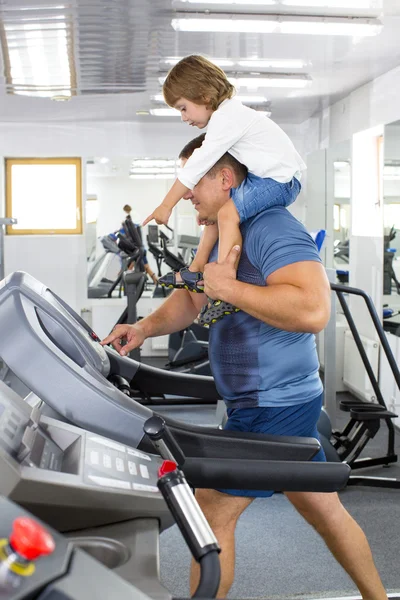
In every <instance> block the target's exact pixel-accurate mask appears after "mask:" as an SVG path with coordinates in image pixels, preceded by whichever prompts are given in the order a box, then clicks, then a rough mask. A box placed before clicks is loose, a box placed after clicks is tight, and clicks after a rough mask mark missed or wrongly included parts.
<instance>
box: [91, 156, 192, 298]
mask: <svg viewBox="0 0 400 600" xmlns="http://www.w3.org/2000/svg"><path fill="white" fill-rule="evenodd" d="M176 169H177V161H176V160H175V159H168V158H155V159H149V158H135V159H134V158H131V157H94V158H91V159H89V160H88V161H87V174H86V232H87V260H88V296H89V298H104V297H106V296H107V294H108V291H109V289H110V286H111V285H112V284H113V282H115V281H116V280H117V278H118V276H119V274H120V273H121V271H124V270H126V269H127V268H133V267H132V264H131V263H130V262H129V256H127V254H128V255H129V248H128V249H127V248H126V247H124V248H123V250H122V251H121V248H120V243H121V236H123V235H124V234H125V232H124V231H123V230H122V227H123V223H124V221H125V219H126V218H127V216H128V215H129V216H130V217H131V219H132V221H133V223H134V224H137V225H140V224H141V223H142V222H143V221H144V219H145V218H146V217H147V216H148V215H149V214H151V212H152V211H153V210H154V209H155V208H156V207H157V206H158V205H159V204H160V202H161V201H162V199H163V198H164V196H165V195H166V193H167V192H168V190H169V188H170V186H171V185H172V183H173V181H174V179H175V177H176ZM155 225H156V224H155V221H152V222H151V223H150V224H149V225H147V226H146V227H139V230H140V232H141V236H142V241H143V243H144V246H145V249H146V259H147V261H148V266H147V267H146V272H147V275H148V278H147V280H148V281H147V286H148V288H149V290H150V292H151V291H152V286H153V284H154V283H155V282H156V278H157V277H158V276H160V275H162V274H165V273H167V272H168V271H170V270H171V269H172V268H175V266H174V267H172V262H173V257H176V259H177V260H178V262H179V261H181V262H182V263H183V264H188V263H190V262H191V259H192V256H193V252H194V249H195V248H196V247H197V244H198V240H199V234H200V228H199V226H198V225H197V221H196V212H195V210H194V208H193V206H192V204H191V202H188V201H181V202H179V204H178V205H177V207H176V208H175V209H174V211H173V213H172V215H171V218H170V220H169V227H168V228H167V227H164V226H161V227H158V228H157V227H155ZM149 234H150V244H149V243H148V235H149ZM122 246H124V244H122ZM163 246H164V247H167V251H168V253H169V254H170V255H171V256H170V257H169V258H170V261H169V262H170V263H171V264H166V263H165V261H164V259H163V256H162V253H163ZM175 264H178V263H174V265H175ZM182 266H183V265H182ZM153 274H154V277H153ZM114 294H115V295H117V296H118V295H119V289H118V288H116V289H115V292H113V297H114Z"/></svg>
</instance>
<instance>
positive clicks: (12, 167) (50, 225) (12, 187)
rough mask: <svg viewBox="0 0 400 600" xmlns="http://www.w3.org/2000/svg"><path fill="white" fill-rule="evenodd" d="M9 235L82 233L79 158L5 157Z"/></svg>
mask: <svg viewBox="0 0 400 600" xmlns="http://www.w3.org/2000/svg"><path fill="white" fill-rule="evenodd" d="M6 214H7V217H16V218H17V219H18V224H17V225H12V226H9V227H7V233H8V234H14V235H28V234H41V235H46V234H47V235H54V234H80V233H82V220H81V214H82V174H81V160H80V158H8V159H6Z"/></svg>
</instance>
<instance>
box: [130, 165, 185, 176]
mask: <svg viewBox="0 0 400 600" xmlns="http://www.w3.org/2000/svg"><path fill="white" fill-rule="evenodd" d="M130 173H132V174H133V175H146V174H149V175H152V174H153V175H156V174H158V175H161V174H164V175H173V174H174V173H175V167H173V168H172V169H171V168H164V167H163V168H161V169H157V168H155V167H134V168H133V169H131V170H130Z"/></svg>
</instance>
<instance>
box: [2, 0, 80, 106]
mask: <svg viewBox="0 0 400 600" xmlns="http://www.w3.org/2000/svg"><path fill="white" fill-rule="evenodd" d="M48 10H49V11H51V13H50V14H49V15H46V16H45V15H43V17H35V18H33V17H32V18H31V19H24V21H25V22H23V23H13V22H12V21H11V19H10V21H9V22H7V24H6V25H5V26H4V40H5V42H4V46H3V52H4V54H5V58H6V60H5V64H6V65H7V68H6V83H7V91H8V93H11V94H20V95H24V96H41V97H47V98H53V97H55V96H56V97H60V96H62V97H63V99H69V98H70V96H71V95H72V93H73V91H72V90H73V88H74V87H75V86H74V84H73V77H72V73H73V64H71V63H72V61H73V58H72V57H73V47H72V41H71V40H72V33H71V27H72V25H71V24H70V19H69V16H68V15H64V14H61V15H60V14H54V10H55V7H48ZM27 21H30V22H27Z"/></svg>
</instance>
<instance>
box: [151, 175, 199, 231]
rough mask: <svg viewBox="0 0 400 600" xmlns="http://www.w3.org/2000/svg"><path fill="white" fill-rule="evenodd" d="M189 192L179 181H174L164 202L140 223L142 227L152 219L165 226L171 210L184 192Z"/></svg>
mask: <svg viewBox="0 0 400 600" xmlns="http://www.w3.org/2000/svg"><path fill="white" fill-rule="evenodd" d="M188 191H189V188H188V187H186V186H185V185H183V183H181V182H180V181H179V179H175V182H174V184H173V185H172V187H171V189H170V190H169V192H168V194H167V195H166V196H165V198H164V200H163V201H162V202H161V204H160V206H158V207H157V208H156V209H155V211H153V212H152V213H151V215H149V216H148V217H147V219H145V220H144V221H143V223H142V225H143V227H144V226H145V225H147V223H149V222H150V221H152V220H153V219H155V220H156V223H157V224H158V225H167V224H168V219H169V218H170V216H171V213H172V209H173V208H174V207H175V206H176V205H177V204H178V202H179V200H180V199H181V198H182V196H183V195H184V194H186V192H188Z"/></svg>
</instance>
